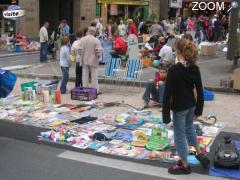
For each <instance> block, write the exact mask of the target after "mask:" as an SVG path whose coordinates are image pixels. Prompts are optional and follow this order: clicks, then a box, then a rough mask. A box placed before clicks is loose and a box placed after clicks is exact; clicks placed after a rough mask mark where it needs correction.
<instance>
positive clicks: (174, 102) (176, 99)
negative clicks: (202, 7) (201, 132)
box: [162, 38, 209, 175]
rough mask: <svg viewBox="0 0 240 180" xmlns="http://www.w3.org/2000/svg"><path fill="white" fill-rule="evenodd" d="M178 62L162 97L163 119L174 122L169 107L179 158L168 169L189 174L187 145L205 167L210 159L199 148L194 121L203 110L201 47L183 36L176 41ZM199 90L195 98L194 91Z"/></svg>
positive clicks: (173, 172) (169, 71) (176, 173)
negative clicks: (198, 56) (198, 58)
mask: <svg viewBox="0 0 240 180" xmlns="http://www.w3.org/2000/svg"><path fill="white" fill-rule="evenodd" d="M176 55H177V59H178V61H177V63H176V64H175V65H173V66H172V67H171V68H169V70H168V76H167V81H166V85H165V91H164V98H163V111H162V113H163V121H164V123H166V124H168V123H170V122H171V116H170V110H172V111H173V129H174V144H175V147H176V149H177V152H178V155H179V157H180V160H179V161H178V162H177V164H176V165H175V166H173V167H172V168H169V169H168V172H169V173H170V174H175V175H178V174H190V173H191V168H190V166H189V164H188V161H187V157H188V148H187V143H188V145H189V146H194V147H195V149H196V151H197V155H196V158H197V159H198V160H199V162H200V163H201V165H202V166H203V167H204V168H207V167H208V165H209V159H208V157H207V156H206V154H205V153H204V152H203V151H202V150H201V149H200V147H199V144H198V142H197V135H196V131H195V128H194V125H193V120H194V119H196V118H197V117H198V116H201V115H202V112H203V105H204V101H203V86H202V80H201V74H200V71H199V68H198V66H197V65H196V60H197V55H198V50H197V48H196V46H195V44H194V43H193V42H192V41H189V40H187V39H184V38H182V39H180V40H179V41H178V42H177V44H176ZM194 89H196V94H197V95H196V97H197V98H195V94H194Z"/></svg>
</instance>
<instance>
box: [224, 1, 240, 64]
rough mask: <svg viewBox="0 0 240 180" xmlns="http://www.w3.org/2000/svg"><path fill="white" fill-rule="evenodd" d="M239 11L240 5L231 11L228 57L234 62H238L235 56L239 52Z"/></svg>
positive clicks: (239, 2)
mask: <svg viewBox="0 0 240 180" xmlns="http://www.w3.org/2000/svg"><path fill="white" fill-rule="evenodd" d="M237 2H238V4H239V5H240V0H237ZM238 13H239V6H238V8H233V9H232V10H231V12H230V26H229V38H228V52H227V59H228V60H234V64H236V62H235V61H236V60H235V59H236V58H235V57H236V56H237V54H238V41H237V28H238Z"/></svg>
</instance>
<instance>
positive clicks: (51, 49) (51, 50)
mask: <svg viewBox="0 0 240 180" xmlns="http://www.w3.org/2000/svg"><path fill="white" fill-rule="evenodd" d="M56 52H57V49H56V48H55V42H54V40H50V41H49V42H48V54H49V55H51V56H52V59H56V55H57V53H56Z"/></svg>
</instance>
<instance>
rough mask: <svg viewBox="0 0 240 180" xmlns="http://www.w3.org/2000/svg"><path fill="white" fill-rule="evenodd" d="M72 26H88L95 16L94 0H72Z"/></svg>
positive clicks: (77, 27) (75, 28) (75, 27)
mask: <svg viewBox="0 0 240 180" xmlns="http://www.w3.org/2000/svg"><path fill="white" fill-rule="evenodd" d="M73 11H74V12H73V28H74V30H77V29H79V28H81V29H83V28H85V27H88V26H89V25H90V23H91V22H92V21H93V20H94V19H95V17H96V0H74V10H73Z"/></svg>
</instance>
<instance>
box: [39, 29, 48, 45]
mask: <svg viewBox="0 0 240 180" xmlns="http://www.w3.org/2000/svg"><path fill="white" fill-rule="evenodd" d="M39 37H40V43H43V42H47V41H48V31H47V29H46V28H45V26H43V27H42V28H41V29H40V32H39Z"/></svg>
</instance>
